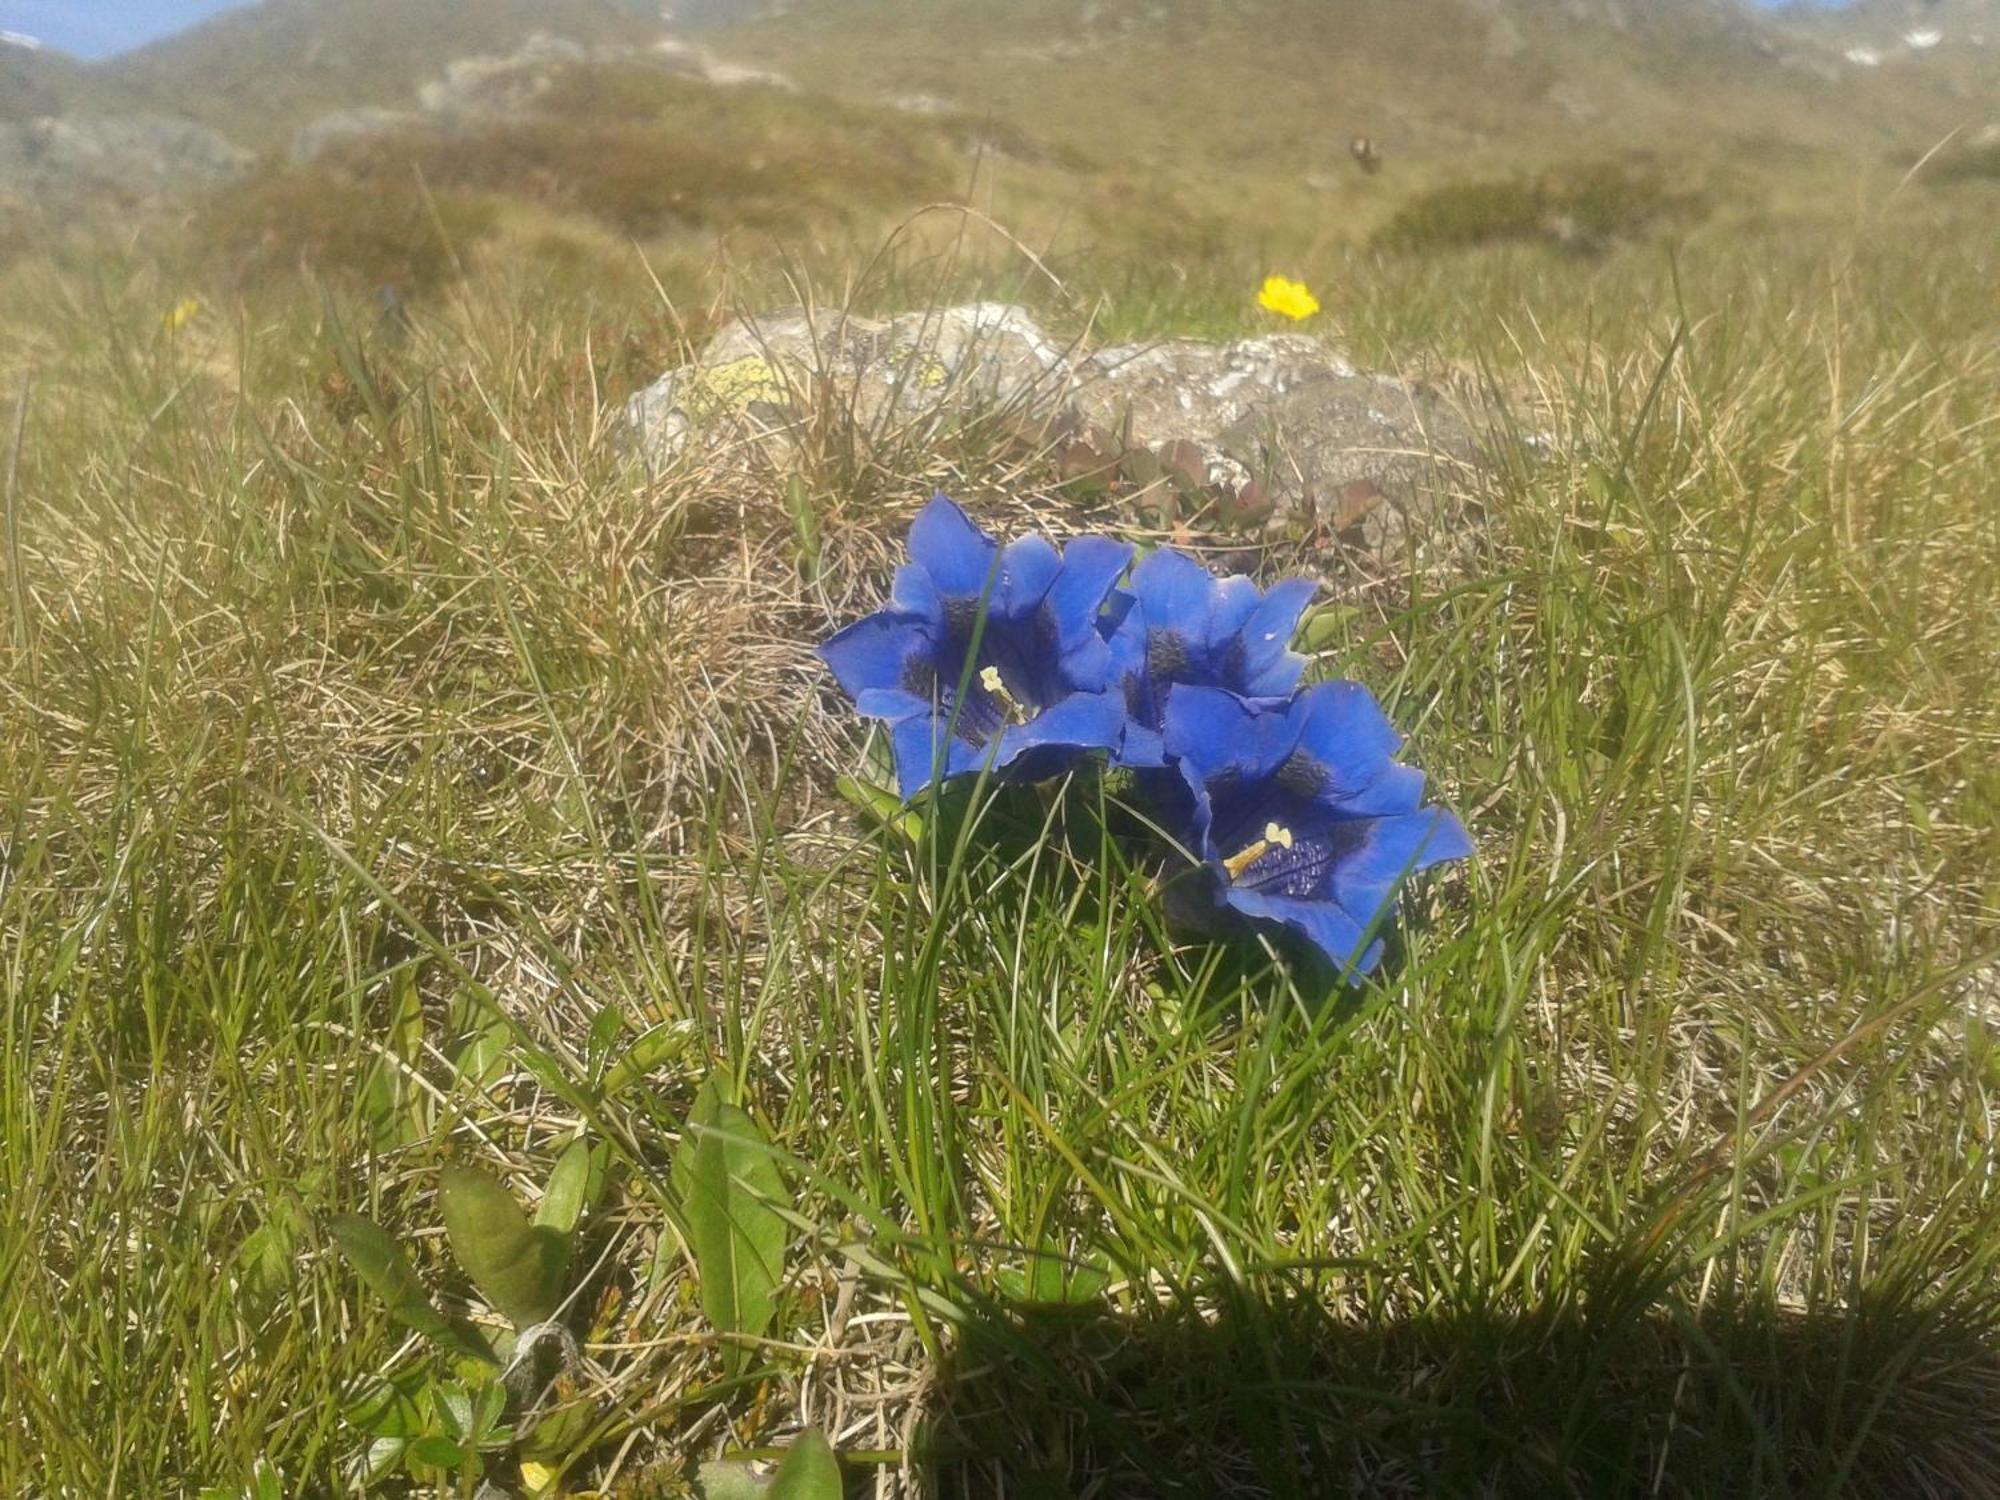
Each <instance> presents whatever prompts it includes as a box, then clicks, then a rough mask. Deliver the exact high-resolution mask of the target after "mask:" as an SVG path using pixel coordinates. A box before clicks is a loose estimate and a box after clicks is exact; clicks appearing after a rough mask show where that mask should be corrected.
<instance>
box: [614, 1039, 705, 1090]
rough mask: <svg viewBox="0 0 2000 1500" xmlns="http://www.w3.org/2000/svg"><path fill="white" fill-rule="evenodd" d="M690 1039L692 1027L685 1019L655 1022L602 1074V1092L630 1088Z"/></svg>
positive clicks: (678, 1054)
mask: <svg viewBox="0 0 2000 1500" xmlns="http://www.w3.org/2000/svg"><path fill="white" fill-rule="evenodd" d="M693 1040H694V1027H693V1026H691V1025H690V1024H689V1023H688V1022H686V1021H668V1022H666V1023H665V1024H664V1025H660V1026H655V1027H654V1028H653V1029H652V1030H651V1031H648V1032H647V1033H646V1034H645V1035H644V1036H641V1037H640V1038H639V1039H638V1040H637V1041H636V1042H634V1043H633V1044H632V1045H631V1046H630V1047H628V1048H627V1049H626V1051H625V1055H624V1056H623V1057H621V1058H619V1059H618V1061H617V1062H615V1063H613V1064H612V1065H611V1071H610V1072H608V1073H606V1074H605V1075H604V1088H603V1096H604V1097H605V1098H606V1099H609V1098H610V1097H611V1096H612V1095H613V1094H616V1093H618V1092H619V1091H620V1090H622V1089H627V1088H630V1087H631V1086H632V1085H633V1084H635V1083H637V1082H638V1081H639V1080H640V1079H642V1078H644V1077H645V1076H646V1075H647V1074H648V1073H650V1072H652V1071H653V1069H655V1068H657V1067H659V1066H661V1065H662V1064H663V1063H668V1062H671V1061H673V1059H674V1058H676V1057H678V1056H680V1055H681V1053H683V1052H685V1051H686V1050H687V1045H688V1043H689V1042H691V1041H693Z"/></svg>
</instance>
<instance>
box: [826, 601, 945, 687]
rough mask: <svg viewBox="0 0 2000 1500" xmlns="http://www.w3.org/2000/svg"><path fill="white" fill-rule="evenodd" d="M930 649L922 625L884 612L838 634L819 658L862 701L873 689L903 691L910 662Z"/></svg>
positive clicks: (929, 641) (929, 643) (829, 641)
mask: <svg viewBox="0 0 2000 1500" xmlns="http://www.w3.org/2000/svg"><path fill="white" fill-rule="evenodd" d="M930 645H931V638H930V634H929V632H928V631H927V630H926V629H925V628H924V626H923V625H922V624H921V623H919V622H918V621H916V620H913V619H911V618H910V617H909V616H907V615H901V614H895V613H892V612H890V611H888V610H881V611H878V612H877V613H875V614H872V615H869V616H867V617H866V618H865V619H860V620H856V621H855V622H854V623H853V624H852V625H849V626H847V627H846V628H845V629H843V630H840V631H838V632H836V633H835V634H834V635H833V637H832V638H831V639H829V640H827V641H825V642H824V643H822V644H821V646H820V647H819V657H820V660H821V661H823V662H825V663H826V664H827V665H828V666H829V667H831V668H832V669H833V675H834V676H835V677H836V678H838V679H839V680H840V685H841V686H842V687H843V688H845V689H846V690H847V695H848V696H849V697H850V698H859V697H860V696H861V695H862V694H863V693H865V692H867V691H869V690H870V689H872V688H901V687H902V686H903V683H904V676H905V673H906V672H907V670H908V668H909V663H910V659H911V658H912V657H914V656H916V655H918V654H919V653H921V652H924V651H927V650H929V649H930Z"/></svg>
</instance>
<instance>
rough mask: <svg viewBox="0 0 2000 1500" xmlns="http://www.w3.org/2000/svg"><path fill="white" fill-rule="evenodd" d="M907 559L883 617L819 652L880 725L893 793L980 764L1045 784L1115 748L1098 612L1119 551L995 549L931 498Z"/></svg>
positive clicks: (1029, 542) (911, 791)
mask: <svg viewBox="0 0 2000 1500" xmlns="http://www.w3.org/2000/svg"><path fill="white" fill-rule="evenodd" d="M910 558H911V561H910V563H909V564H908V565H907V566H905V567H903V568H900V569H898V570H897V573H896V581H895V586H894V588H893V590H892V592H891V595H890V600H889V607H888V608H887V609H884V610H880V611H878V612H877V613H875V614H872V615H870V616H868V617H867V618H866V619H863V620H857V621H856V622H855V623H854V624H852V625H849V626H848V627H847V628H846V629H844V630H842V631H840V632H839V633H838V634H837V635H835V636H834V637H833V638H832V639H831V640H829V641H827V642H826V643H825V644H824V645H823V646H821V647H820V648H819V654H820V656H821V658H822V659H823V660H824V661H825V662H826V664H827V665H828V666H829V667H831V668H832V669H833V674H834V676H835V677H837V678H838V679H839V680H840V685H841V686H842V687H843V688H845V689H846V690H847V692H848V694H849V695H850V696H851V697H852V698H853V699H854V705H855V707H856V708H857V709H859V710H860V711H861V712H862V713H863V714H864V715H866V716H868V717H869V718H875V719H882V720H885V721H886V722H887V723H888V725H889V733H890V743H891V745H892V746H893V747H894V751H895V758H896V779H897V781H898V782H899V783H900V785H901V789H902V793H903V795H904V796H905V797H912V796H915V795H916V793H918V792H919V791H921V790H922V789H923V788H924V787H925V786H927V785H929V784H931V783H932V782H933V781H941V780H944V779H948V778H950V777H953V776H959V775H963V774H965V773H967V772H972V771H977V770H979V769H980V768H981V767H982V766H985V765H987V764H989V762H990V764H991V765H992V766H993V768H994V770H995V771H1011V772H1012V773H1013V774H1016V775H1032V776H1046V775H1050V774H1053V773H1054V772H1056V771H1059V770H1061V769H1062V768H1063V767H1064V766H1065V765H1067V764H1069V763H1070V762H1071V761H1073V760H1075V759H1076V758H1077V757H1078V756H1079V755H1081V754H1082V753H1084V752H1086V751H1089V750H1100V749H1101V750H1116V749H1117V747H1118V745H1119V743H1120V741H1121V740H1122V738H1123V735H1124V730H1125V707H1124V702H1123V700H1122V699H1121V698H1120V696H1119V695H1118V694H1117V693H1115V692H1112V691H1110V688H1111V650H1110V647H1109V646H1108V645H1107V644H1106V642H1105V640H1104V637H1103V635H1102V633H1101V632H1100V631H1099V629H1098V615H1099V613H1100V611H1101V610H1102V609H1103V607H1104V601H1105V598H1106V596H1107V595H1108V594H1109V593H1110V592H1111V586H1112V584H1114V583H1115V582H1116V581H1117V579H1118V575H1119V574H1121V573H1123V572H1124V571H1125V566H1126V564H1127V563H1129V562H1130V561H1131V558H1132V549H1131V548H1130V547H1129V546H1126V545H1125V544H1123V543H1120V542H1113V541H1110V540H1108V539H1106V538H1104V537H1079V538H1077V539H1076V540H1074V541H1072V542H1070V543H1069V545H1068V546H1067V547H1065V548H1064V549H1063V550H1062V551H1061V552H1060V553H1058V552H1057V551H1056V549H1055V548H1054V547H1053V546H1051V545H1050V544H1049V543H1048V541H1047V540H1046V539H1044V538H1042V537H1038V536H1030V537H1023V538H1021V539H1020V540H1019V541H1016V542H1010V543H1008V544H1007V545H1006V546H1005V547H1002V546H1001V545H1000V544H999V543H998V542H996V541H995V540H994V539H993V538H992V537H990V536H988V535H987V534H986V533H985V532H983V531H981V530H980V529H979V528H978V527H977V526H975V525H973V523H972V521H971V520H970V518H968V517H967V516H966V514H965V512H964V511H962V510H960V509H959V508H958V506H956V505H955V504H953V503H952V502H951V501H950V500H949V499H947V498H946V497H945V496H943V495H939V496H937V497H936V498H935V499H933V500H932V501H931V502H930V504H929V505H927V506H925V507H924V509H923V510H922V512H921V513H919V515H918V516H917V519H916V522H915V524H914V525H912V526H911V528H910Z"/></svg>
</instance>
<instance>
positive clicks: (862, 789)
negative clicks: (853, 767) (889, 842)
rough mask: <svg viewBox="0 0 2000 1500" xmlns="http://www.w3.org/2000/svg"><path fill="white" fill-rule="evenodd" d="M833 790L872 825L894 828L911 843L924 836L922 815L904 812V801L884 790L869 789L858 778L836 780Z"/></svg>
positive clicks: (845, 777) (868, 786) (875, 787)
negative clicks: (872, 823)
mask: <svg viewBox="0 0 2000 1500" xmlns="http://www.w3.org/2000/svg"><path fill="white" fill-rule="evenodd" d="M833 789H834V790H835V791H836V792H838V793H839V794H840V796H841V797H842V798H843V799H844V800H846V801H847V802H849V803H851V804H853V806H854V807H855V808H856V809H858V810H859V811H860V812H861V813H862V814H864V815H865V816H866V817H867V818H868V819H869V820H870V821H871V822H874V823H878V824H880V825H881V826H882V827H884V828H889V829H893V830H894V831H895V832H897V833H899V834H901V835H902V836H903V837H904V838H906V839H908V840H909V841H910V842H911V843H915V842H917V841H918V840H919V839H921V838H922V837H923V834H924V820H923V818H922V816H921V815H919V814H917V813H914V812H908V811H905V810H904V807H903V799H902V798H900V797H898V796H897V795H896V794H895V793H894V792H892V791H888V790H886V789H885V788H883V787H879V786H871V785H869V784H868V783H867V782H865V781H863V780H861V778H860V777H858V776H840V777H837V778H835V780H834V783H833Z"/></svg>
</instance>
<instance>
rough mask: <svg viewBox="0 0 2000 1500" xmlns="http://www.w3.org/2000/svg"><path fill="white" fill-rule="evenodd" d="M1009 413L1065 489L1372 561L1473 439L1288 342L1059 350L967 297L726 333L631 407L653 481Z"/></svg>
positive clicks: (1032, 325) (803, 317)
mask: <svg viewBox="0 0 2000 1500" xmlns="http://www.w3.org/2000/svg"><path fill="white" fill-rule="evenodd" d="M996 410H1000V411H1006V412H1010V413H1014V414H1017V415H1018V417H1019V418H1020V419H1022V420H1021V421H1020V422H1019V423H1018V424H1017V425H1021V426H1025V427H1029V428H1031V429H1032V431H1033V432H1034V433H1035V434H1036V435H1037V436H1038V438H1039V440H1040V442H1041V444H1042V445H1043V446H1046V447H1048V448H1049V449H1050V456H1051V459H1052V463H1053V468H1054V471H1055V473H1056V474H1057V476H1058V477H1059V478H1061V479H1063V480H1065V481H1068V480H1078V481H1081V480H1082V479H1084V478H1085V477H1087V476H1097V477H1098V478H1100V479H1102V481H1103V482H1104V483H1105V484H1107V485H1112V486H1123V487H1124V490H1125V492H1126V494H1127V496H1128V498H1129V500H1130V502H1131V503H1132V505H1133V506H1134V507H1135V512H1136V513H1137V514H1139V515H1145V516H1151V515H1155V514H1156V513H1157V509H1156V507H1155V505H1154V502H1155V501H1158V500H1169V499H1175V498H1176V497H1178V499H1179V500H1180V501H1185V502H1187V504H1186V505H1185V506H1183V508H1182V509H1181V510H1180V511H1179V512H1177V513H1178V514H1180V515H1182V516H1186V515H1188V514H1189V511H1190V510H1191V511H1192V513H1193V517H1194V518H1196V519H1199V520H1201V521H1202V522H1204V523H1206V524H1222V525H1228V526H1236V527H1242V526H1254V525H1265V524H1268V525H1272V526H1277V527H1281V528H1282V527H1297V526H1300V525H1306V526H1310V527H1313V528H1315V529H1317V530H1319V531H1321V532H1327V533H1333V534H1337V535H1339V536H1341V537H1342V538H1343V539H1345V540H1347V541H1349V542H1352V543H1356V544H1359V545H1362V546H1366V547H1369V548H1371V549H1384V548H1390V547H1394V546H1397V545H1399V544H1400V543H1401V542H1402V540H1403V539H1404V538H1406V537H1408V536H1409V535H1410V534H1411V526H1412V523H1413V521H1421V520H1423V519H1425V518H1428V517H1430V516H1431V515H1433V514H1434V512H1435V509H1436V504H1437V498H1438V495H1439V492H1440V490H1441V488H1442V486H1440V485H1439V483H1438V480H1439V478H1440V475H1441V474H1442V473H1444V472H1445V471H1446V470H1448V469H1449V468H1450V467H1452V466H1454V465H1457V464H1460V463H1464V462H1468V461H1470V460H1471V459H1472V458H1473V456H1474V454H1475V452H1476V448H1477V444H1476V442H1475V440H1474V437H1473V434H1472V432H1471V429H1470V428H1469V427H1468V426H1467V425H1466V424H1465V423H1464V422H1463V421H1462V420H1460V419H1459V418H1458V417H1457V416H1455V415H1454V414H1453V413H1452V412H1451V411H1450V409H1449V408H1448V407H1447V406H1446V405H1445V404H1444V403H1443V402H1441V401H1440V400H1439V399H1437V398H1436V397H1435V396H1434V395H1432V394H1430V393H1429V392H1427V391H1425V390H1424V389H1422V388H1420V387H1417V386H1413V385H1411V384H1409V383H1407V382H1405V381H1402V380H1399V379H1396V378H1394V377H1391V376H1385V375H1375V374H1368V373H1364V372H1362V371H1360V370H1357V369H1356V368H1355V367H1354V365H1353V364H1352V363H1351V362H1350V361H1349V360H1347V359H1346V358H1345V357H1343V356H1342V355H1341V354H1339V353H1338V352H1336V351H1334V350H1332V349H1329V348H1328V347H1327V346H1325V345H1324V344H1321V343H1320V342H1318V341H1317V340H1314V339H1311V338H1306V337H1302V336H1300V335H1297V334H1274V335H1271V336H1269V337H1265V338H1256V339H1243V340H1238V341H1235V342H1231V343H1207V342H1203V341H1200V340H1195V339H1168V340H1163V341H1159V342H1156V343H1151V344H1123V345H1117V346H1113V347H1108V348H1103V349H1098V350H1096V351H1094V352H1088V353H1086V352H1083V351H1081V350H1078V349H1075V348H1070V347H1065V346H1064V345H1063V344H1061V343H1060V342H1059V341H1057V340H1055V339H1053V338H1051V337H1050V336H1049V335H1048V334H1047V333H1045V332H1044V331H1043V330H1042V328H1041V327H1040V326H1039V325H1038V324H1037V323H1036V321H1035V320H1034V318H1033V317H1031V316H1030V315H1029V314H1028V313H1027V312H1026V311H1025V310H1024V309H1022V308H1019V307H1012V306H1007V305H1004V304H998V303H973V304H969V305H966V306H962V307H951V308H945V309H942V310H939V311H935V312H929V313H912V314H907V315H904V316H902V317H896V318H889V319H868V318H855V317H846V316H842V315H840V314H837V313H832V312H823V311H822V312H815V313H808V312H805V311H801V310H797V309H793V310H790V311H786V312H781V313H777V314H774V315H771V316H769V317H763V318H748V319H741V320H738V321H736V322H733V323H730V324H728V325H727V326H725V327H724V328H723V329H722V330H721V331H720V332H719V333H717V334H716V336H715V338H714V339H713V340H712V341H711V342H710V344H709V345H708V347H707V348H706V349H705V350H704V351H703V352H702V354H701V356H700V358H699V359H697V360H696V361H695V363H693V364H692V365H689V366H686V367H684V368H682V369H678V370H673V371H669V372H668V373H667V374H665V375H663V376H662V377H661V378H660V379H659V380H658V381H656V382H654V383H653V384H652V385H651V386H649V387H647V388H646V389H645V390H643V391H641V392H640V393H639V394H638V395H636V396H634V397H633V398H632V400H631V402H630V403H629V404H628V406H627V408H626V413H625V418H626V421H625V433H626V436H627V439H628V441H629V442H630V444H631V446H632V447H633V449H634V451H635V452H636V454H637V455H638V457H639V458H640V460H641V461H642V462H643V463H644V464H645V466H646V467H647V468H648V470H649V471H651V472H653V473H655V474H658V473H660V472H662V471H663V470H665V469H666V468H667V467H668V466H670V465H672V464H673V463H674V462H676V461H677V460H678V459H680V458H681V457H683V456H684V455H698V456H700V457H701V458H702V459H703V460H704V461H707V462H716V461H720V462H724V463H734V464H743V465H750V466H755V467H757V468H759V469H771V470H776V469H782V468H783V466H784V465H785V464H786V462H787V461H788V460H789V459H790V458H791V457H792V456H793V453H794V450H795V445H796V443H797V440H798V437H799V434H800V433H801V432H802V431H803V430H804V428H805V426H806V425H807V424H809V423H811V422H813V421H816V420H823V419H824V418H825V417H826V416H827V415H829V414H832V415H834V416H835V417H837V418H838V419H840V420H845V421H850V422H852V424H853V425H854V427H855V429H856V430H857V431H859V432H860V433H862V434H863V435H865V436H866V437H867V438H869V439H870V440H874V441H879V440H881V439H882V438H884V437H886V436H889V435H892V434H895V433H898V432H900V433H901V435H902V436H903V437H904V438H905V439H906V440H907V439H912V438H914V439H918V440H921V439H922V438H923V437H924V436H925V435H926V431H927V429H926V425H925V424H927V423H928V424H935V423H936V422H937V421H938V420H939V419H941V418H945V417H948V416H952V415H954V414H962V413H966V412H972V411H984V412H989V413H991V412H994V411H996Z"/></svg>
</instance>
